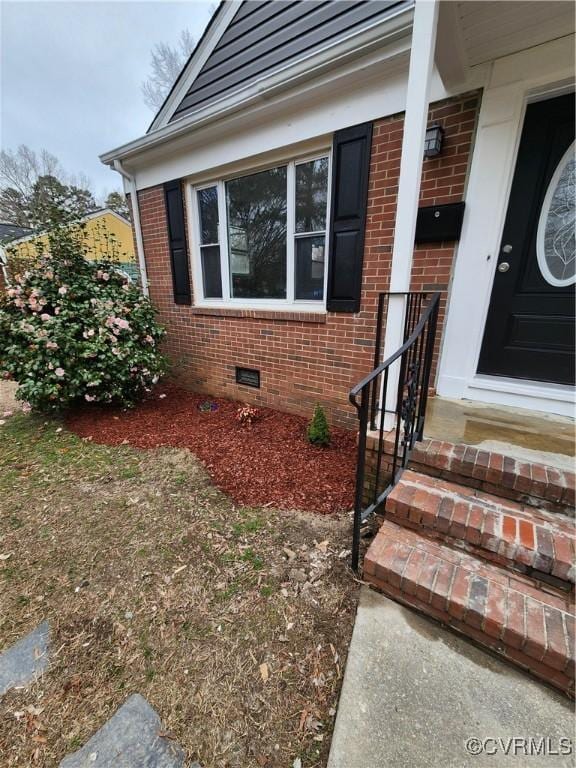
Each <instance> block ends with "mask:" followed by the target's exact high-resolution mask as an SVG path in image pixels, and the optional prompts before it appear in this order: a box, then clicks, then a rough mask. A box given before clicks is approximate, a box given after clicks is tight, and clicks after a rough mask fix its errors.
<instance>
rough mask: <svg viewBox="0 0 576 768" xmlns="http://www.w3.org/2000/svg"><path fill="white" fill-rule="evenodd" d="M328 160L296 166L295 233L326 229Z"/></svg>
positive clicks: (321, 159) (323, 159)
mask: <svg viewBox="0 0 576 768" xmlns="http://www.w3.org/2000/svg"><path fill="white" fill-rule="evenodd" d="M327 196H328V158H327V157H322V158H320V159H319V160H313V161H312V162H311V163H302V164H301V165H297V166H296V232H320V231H322V230H323V229H326V201H327V199H328V197H327Z"/></svg>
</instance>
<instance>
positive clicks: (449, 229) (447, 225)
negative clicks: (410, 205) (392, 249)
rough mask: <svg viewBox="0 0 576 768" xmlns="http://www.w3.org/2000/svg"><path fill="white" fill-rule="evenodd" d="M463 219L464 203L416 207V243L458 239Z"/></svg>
mask: <svg viewBox="0 0 576 768" xmlns="http://www.w3.org/2000/svg"><path fill="white" fill-rule="evenodd" d="M463 219H464V203H448V204H447V205H430V206H427V207H426V208H419V209H418V218H417V219H416V237H415V238H414V239H415V241H416V242H417V243H439V242H441V241H443V240H444V241H450V240H459V239H460V232H461V231H462V221H463Z"/></svg>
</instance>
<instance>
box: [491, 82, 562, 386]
mask: <svg viewBox="0 0 576 768" xmlns="http://www.w3.org/2000/svg"><path fill="white" fill-rule="evenodd" d="M574 172H575V169H574V95H573V94H569V95H567V96H559V97H557V98H554V99H547V100H546V101H539V102H537V103H536V104H530V105H529V106H528V108H527V110H526V119H525V122H524V129H523V131H522V138H521V141H520V148H519V151H518V160H517V163H516V170H515V173H514V179H513V182H512V189H511V192H510V202H509V204H508V212H507V214H506V221H505V224H504V234H503V237H502V242H501V244H500V252H499V254H498V264H497V268H496V274H495V277H494V285H493V288H492V297H491V299H490V308H489V310H488V317H487V320H486V328H485V330H484V339H483V342H482V350H481V352H480V360H479V363H478V372H479V373H486V374H492V375H496V376H510V377H514V378H518V379H531V380H535V381H548V382H556V383H559V384H573V383H574V304H575V302H574V282H575V274H576V273H575V266H576V263H575V240H574V221H575V217H574V193H575V177H574Z"/></svg>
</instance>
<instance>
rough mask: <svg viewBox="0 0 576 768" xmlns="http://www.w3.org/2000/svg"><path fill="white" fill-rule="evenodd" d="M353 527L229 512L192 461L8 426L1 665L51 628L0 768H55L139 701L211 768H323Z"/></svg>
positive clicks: (0, 469) (11, 710) (9, 698)
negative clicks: (45, 664) (7, 653)
mask: <svg viewBox="0 0 576 768" xmlns="http://www.w3.org/2000/svg"><path fill="white" fill-rule="evenodd" d="M350 539H351V521H350V517H349V515H347V514H345V515H341V516H333V515H332V516H331V515H314V514H309V513H302V512H297V511H290V510H284V511H282V510H277V509H274V508H272V507H271V506H269V507H260V508H253V507H245V506H239V505H236V504H234V503H233V502H232V501H231V500H230V498H229V497H227V496H225V495H224V494H222V493H221V492H220V491H218V490H216V489H215V488H214V487H213V486H212V485H211V483H210V480H209V477H208V475H207V473H206V471H205V470H204V468H203V467H202V465H201V464H200V463H199V462H198V461H197V460H196V459H195V458H194V457H193V456H192V454H190V453H189V452H188V451H186V450H183V449H174V448H159V449H150V450H137V449H134V448H130V447H128V446H116V447H108V446H102V445H95V444H94V443H93V442H91V441H87V440H82V439H80V438H78V437H76V436H74V435H72V434H70V433H69V432H68V431H67V430H66V428H65V427H64V425H63V424H62V423H60V422H58V421H45V420H43V419H38V418H34V417H31V416H28V415H24V414H17V415H15V416H12V417H10V418H8V419H7V420H6V423H5V424H4V425H2V426H0V651H1V650H3V649H5V648H7V647H8V646H10V645H11V644H12V643H14V642H16V641H17V640H18V639H19V638H21V637H22V636H23V635H24V634H26V633H27V632H29V631H31V630H32V629H33V628H34V627H35V626H37V625H38V624H39V623H40V622H41V621H42V620H43V619H48V620H49V622H50V631H51V635H50V648H51V658H50V666H49V669H48V671H47V673H46V674H45V675H44V676H43V677H42V678H41V679H40V680H38V681H37V682H35V683H34V684H32V685H31V686H29V687H28V688H27V689H23V690H12V691H10V692H9V693H8V694H7V695H6V696H5V697H4V699H3V700H1V701H0V756H1V759H0V763H1V765H2V768H4V767H6V768H8V766H57V765H58V763H59V761H60V760H61V759H62V758H63V757H64V756H65V755H66V754H68V753H70V752H72V751H74V750H76V749H78V748H79V747H80V746H82V745H83V744H84V743H85V742H86V741H87V740H88V738H89V737H90V736H92V734H93V733H94V732H95V731H96V730H97V729H98V728H99V727H101V726H102V725H103V723H104V722H105V721H106V720H107V719H108V718H109V717H110V716H111V715H112V714H113V713H114V712H115V710H116V709H117V708H118V707H119V706H120V705H121V704H122V703H123V702H124V701H125V700H126V699H127V698H128V696H129V695H130V694H131V693H135V692H138V693H141V694H142V695H143V696H145V697H146V698H147V699H148V701H149V702H150V704H151V705H152V706H153V707H154V708H155V709H156V710H157V711H158V713H159V715H160V717H161V719H162V722H163V725H164V728H165V733H163V734H162V736H163V737H164V738H173V739H175V740H176V741H177V742H178V743H179V744H180V745H181V746H182V747H183V748H184V749H185V750H186V754H187V757H188V758H189V759H190V760H191V761H192V760H194V759H195V760H198V761H199V762H200V764H201V765H202V766H203V768H214V767H216V766H219V767H220V766H229V767H230V768H235V767H238V768H240V766H242V767H243V768H244V767H246V768H251V767H252V766H254V767H257V766H259V767H260V768H267V767H268V768H276V767H278V768H279V767H280V766H282V768H287V767H288V768H290V767H291V766H293V765H296V766H297V765H298V759H300V760H301V764H302V766H303V767H304V768H308V767H312V766H325V765H326V761H327V755H328V750H329V744H330V735H331V731H332V726H333V721H334V716H335V710H336V706H337V700H338V694H339V690H340V686H341V682H342V675H343V670H344V665H345V660H346V652H347V648H348V643H349V640H350V636H351V631H352V625H353V620H354V614H355V607H356V599H357V583H356V582H355V580H354V579H353V576H352V574H351V572H350V570H349V567H348V562H349V557H348V553H347V550H348V549H349V546H350Z"/></svg>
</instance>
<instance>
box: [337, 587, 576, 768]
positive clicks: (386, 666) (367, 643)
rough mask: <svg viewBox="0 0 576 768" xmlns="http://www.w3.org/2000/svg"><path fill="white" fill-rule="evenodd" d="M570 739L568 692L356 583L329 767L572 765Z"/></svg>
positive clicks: (522, 767) (571, 724)
mask: <svg viewBox="0 0 576 768" xmlns="http://www.w3.org/2000/svg"><path fill="white" fill-rule="evenodd" d="M512 739H516V740H515V741H511V740H512ZM530 739H532V740H533V742H532V744H531V743H530ZM486 740H488V741H486ZM467 743H468V746H467ZM574 747H575V740H574V720H573V712H572V707H571V704H570V702H569V701H568V700H567V699H564V698H563V697H562V696H561V695H560V694H558V693H556V692H555V691H552V690H551V689H548V688H546V687H545V686H542V685H540V684H539V683H537V682H536V681H535V680H533V679H532V678H530V677H528V675H524V674H523V673H522V672H519V671H517V670H515V669H514V668H513V667H511V666H508V665H507V664H505V663H504V662H501V661H500V660H498V659H496V658H494V657H492V656H491V655H489V654H487V653H485V652H484V651H481V650H479V649H478V648H476V647H475V646H474V645H472V644H471V643H469V642H468V641H466V640H464V639H463V638H460V637H458V636H456V635H455V634H453V633H452V632H449V631H448V630H446V629H443V628H442V627H440V626H439V625H437V624H436V623H434V622H432V621H430V620H429V619H426V618H424V617H422V616H420V615H418V614H416V613H414V612H412V611H409V610H408V609H406V608H403V607H401V606H399V605H398V604H396V603H394V602H392V601H391V600H389V599H387V598H385V597H383V596H382V595H379V594H377V593H376V592H373V591H372V590H370V589H368V588H367V587H363V588H362V592H361V596H360V605H359V608H358V614H357V617H356V624H355V627H354V634H353V637H352V643H351V646H350V652H349V656H348V662H347V665H346V673H345V677H344V685H343V688H342V693H341V696H340V703H339V706H338V714H337V719H336V725H335V730H334V737H333V740H332V747H331V751H330V758H329V761H328V768H467V767H468V766H471V767H472V766H473V767H474V768H484V767H485V766H492V768H506V767H507V766H513V767H514V768H530V767H531V766H547V768H564V766H566V768H573V766H574V765H575V762H574ZM569 750H571V752H570V754H566V752H568V751H569ZM538 752H539V754H538ZM530 753H532V754H530ZM534 753H536V754H534ZM545 753H547V754H545Z"/></svg>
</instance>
